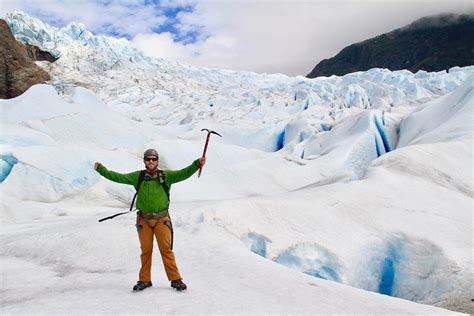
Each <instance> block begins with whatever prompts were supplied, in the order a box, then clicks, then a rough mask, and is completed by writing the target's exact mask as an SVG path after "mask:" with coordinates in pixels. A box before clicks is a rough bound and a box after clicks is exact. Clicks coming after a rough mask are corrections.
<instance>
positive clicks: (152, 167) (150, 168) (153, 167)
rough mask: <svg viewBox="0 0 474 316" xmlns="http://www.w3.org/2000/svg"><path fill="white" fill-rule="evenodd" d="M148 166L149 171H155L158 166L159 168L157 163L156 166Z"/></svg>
mask: <svg viewBox="0 0 474 316" xmlns="http://www.w3.org/2000/svg"><path fill="white" fill-rule="evenodd" d="M145 167H146V170H148V171H155V170H156V168H158V165H155V166H145Z"/></svg>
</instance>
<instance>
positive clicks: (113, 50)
mask: <svg viewBox="0 0 474 316" xmlns="http://www.w3.org/2000/svg"><path fill="white" fill-rule="evenodd" d="M5 19H6V20H7V22H8V24H9V25H10V26H11V27H12V29H13V30H14V34H15V36H16V38H17V39H18V40H20V41H23V42H25V43H32V44H35V45H38V46H40V47H41V48H42V49H44V50H48V51H50V52H52V53H54V54H56V56H59V59H58V60H57V61H56V62H54V63H48V62H37V63H38V65H40V66H41V67H43V68H44V69H46V70H47V71H48V72H50V73H51V74H52V78H53V79H52V80H51V82H50V83H49V84H47V85H36V86H33V87H31V88H30V89H29V90H28V91H27V92H25V93H24V94H23V95H21V96H19V97H17V98H15V99H11V100H0V108H1V109H2V116H1V119H0V123H1V127H2V137H1V139H0V142H1V145H2V148H1V153H0V154H1V155H2V160H1V163H2V164H1V166H2V173H1V175H2V178H3V179H2V182H1V183H0V188H1V189H0V190H1V195H2V199H1V204H0V220H1V221H2V226H1V228H2V234H1V237H0V238H1V244H2V246H1V247H0V255H1V257H2V262H3V264H2V267H1V275H2V284H3V285H2V290H3V293H4V294H3V295H2V301H1V305H0V311H1V312H2V314H13V313H47V311H48V310H50V308H51V307H52V306H54V308H55V309H54V311H55V312H56V313H63V312H68V313H73V314H79V313H106V312H107V313H109V312H114V313H137V312H146V311H147V310H148V311H149V310H150V308H156V306H157V305H159V306H160V307H159V308H160V309H159V310H158V311H157V312H159V313H184V314H191V313H194V312H196V310H197V311H199V313H203V314H204V313H211V314H213V313H214V314H215V313H275V314H288V313H292V314H295V313H299V314H314V313H359V314H360V313H362V314H370V313H372V314H384V313H395V314H406V313H417V314H444V313H446V314H449V313H451V312H450V311H448V310H443V309H439V308H435V307H432V306H427V305H421V304H416V303H413V302H409V301H407V300H411V301H414V302H419V303H423V304H430V305H434V306H437V307H442V308H447V309H451V310H456V311H462V312H467V313H472V312H473V311H474V309H473V307H472V302H471V298H472V291H473V288H472V284H471V282H470V280H472V275H473V270H472V266H474V265H473V264H472V256H471V255H470V254H471V253H472V250H473V243H472V193H473V178H472V177H473V176H472V174H473V173H472V168H473V167H472V161H473V159H472V158H473V157H472V153H473V151H472V148H473V143H472V126H473V124H472V122H473V121H474V120H473V106H474V92H473V91H474V66H470V67H464V68H452V69H450V70H449V71H447V72H446V71H442V72H438V73H427V72H423V71H420V72H417V73H416V74H413V73H410V72H408V71H393V72H392V71H389V70H387V69H371V70H369V71H367V72H357V73H352V74H348V75H345V76H343V77H336V76H332V77H327V78H326V77H320V78H316V79H306V78H303V77H287V76H285V75H282V74H270V75H267V74H256V73H251V72H237V71H230V70H218V69H208V68H196V67H193V66H190V65H185V64H180V63H176V62H171V61H167V60H164V59H156V58H150V57H146V56H144V55H143V54H142V53H141V52H139V51H138V50H137V49H136V48H135V47H134V45H133V43H130V42H128V41H126V40H117V39H114V38H108V37H104V36H96V35H93V34H92V33H90V32H88V31H87V30H86V29H85V27H84V25H80V24H75V23H71V24H70V25H68V26H66V27H64V28H62V29H59V28H54V27H51V26H48V25H46V24H45V23H43V22H41V21H40V20H38V19H35V18H32V17H29V16H27V15H26V14H25V13H22V12H19V11H16V12H12V13H10V14H8V15H7V16H6V17H5ZM204 127H205V128H211V129H214V130H217V131H218V132H219V133H220V134H222V136H223V138H222V139H221V138H214V139H211V143H210V146H209V150H208V155H207V156H208V163H207V164H206V166H205V169H204V171H203V176H202V177H201V178H199V179H198V178H197V177H193V178H191V179H189V180H188V181H187V182H183V183H180V184H179V185H177V186H176V187H173V190H172V217H173V223H174V226H175V231H176V234H175V235H176V239H175V251H176V255H177V260H178V265H180V267H181V269H182V270H183V274H184V277H185V279H186V280H188V281H189V285H190V290H189V292H188V293H187V294H186V300H188V303H186V304H184V305H183V304H182V302H183V298H182V297H178V296H177V297H174V296H173V297H171V295H170V293H169V292H168V289H167V288H165V287H164V286H162V285H161V286H160V285H159V284H166V282H167V281H166V280H164V276H163V275H162V273H161V271H160V270H159V269H157V268H158V267H159V266H160V265H161V263H160V262H158V261H159V260H155V261H156V262H155V263H154V264H155V267H154V271H155V272H154V273H155V274H154V276H153V278H154V284H156V285H155V287H154V288H153V290H152V291H150V292H148V293H143V294H144V295H145V296H146V297H145V299H146V300H147V303H143V302H142V304H138V303H137V302H138V301H141V300H142V299H143V298H137V297H134V296H133V295H132V294H131V293H130V292H129V290H130V289H129V287H130V286H131V284H132V283H134V282H135V278H136V272H137V269H138V266H139V260H138V246H137V240H136V236H135V233H134V226H133V222H134V219H133V217H132V216H123V217H119V218H117V219H115V220H114V221H111V222H109V223H101V224H99V223H97V219H98V218H100V217H103V216H105V215H107V214H109V213H110V214H112V213H116V212H118V211H121V210H122V209H124V208H128V206H129V203H130V201H131V198H132V196H133V194H134V191H133V189H132V188H129V187H125V186H122V185H118V184H114V183H111V182H107V181H104V179H102V178H100V177H99V176H98V175H97V173H96V172H95V171H94V170H93V168H92V167H93V164H94V162H95V161H101V162H102V163H104V165H106V166H107V167H108V168H110V169H113V170H116V171H119V172H130V171H133V170H137V169H140V168H142V161H141V155H142V152H143V150H144V149H146V148H149V147H156V148H157V149H158V150H159V152H160V157H161V159H160V167H161V168H171V169H178V168H181V167H183V166H185V165H187V164H189V163H190V162H191V161H192V160H193V159H194V158H197V157H199V156H200V154H201V150H202V146H203V142H204V137H205V135H204V134H203V133H202V132H201V131H200V129H201V128H204ZM24 271H26V272H27V273H25V272H24ZM20 272H21V273H20ZM224 285H226V286H224ZM45 288H46V289H49V291H48V292H49V293H45V291H44V289H45ZM210 288H212V291H210ZM363 290H364V291H363ZM367 291H369V292H367ZM236 293H237V294H236ZM390 296H391V297H390ZM117 298H119V299H117ZM397 298H403V299H405V300H400V299H397ZM42 306H43V307H42Z"/></svg>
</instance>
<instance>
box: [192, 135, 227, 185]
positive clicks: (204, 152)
mask: <svg viewBox="0 0 474 316" xmlns="http://www.w3.org/2000/svg"><path fill="white" fill-rule="evenodd" d="M202 131H207V138H206V144H205V145H204V151H203V152H202V158H205V157H206V151H207V145H208V144H209V138H210V137H211V134H216V135H217V136H219V137H222V135H221V134H219V133H217V132H214V131H211V130H208V129H207V128H203V129H202V130H201V132H202ZM201 172H202V165H201V167H199V173H198V178H199V177H201Z"/></svg>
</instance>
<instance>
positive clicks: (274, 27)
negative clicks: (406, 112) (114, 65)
mask: <svg viewBox="0 0 474 316" xmlns="http://www.w3.org/2000/svg"><path fill="white" fill-rule="evenodd" d="M472 3H473V2H472V1H471V0H458V1H452V0H442V1H440V0H438V1H431V0H418V1H400V0H399V1H395V0H392V1H374V0H372V1H371V0H366V1H358V0H347V1H200V2H197V3H196V5H195V8H194V10H193V12H186V13H184V12H183V13H181V14H180V15H179V16H178V18H179V21H180V25H179V30H181V31H182V32H187V31H189V30H193V29H198V30H199V32H200V38H198V42H196V43H194V44H188V45H181V44H179V43H175V44H176V45H174V46H173V49H172V50H171V51H170V52H168V53H167V54H166V57H167V58H172V59H173V58H175V57H176V59H178V60H180V61H185V62H188V63H190V64H193V65H197V66H208V67H221V68H229V69H235V70H252V71H256V72H267V73H275V72H281V73H286V74H289V75H306V74H307V73H309V72H310V71H311V70H312V68H313V67H314V66H315V65H316V64H317V63H318V62H319V61H321V60H322V59H325V58H330V57H332V56H334V55H335V54H337V53H338V52H339V51H340V50H341V49H342V48H344V47H345V46H347V45H350V44H353V43H355V42H359V41H362V40H365V39H368V38H371V37H374V36H376V35H379V34H382V33H385V32H388V31H391V30H393V29H395V28H399V27H402V26H404V25H406V24H409V23H411V22H412V21H414V20H416V19H418V18H420V17H422V16H427V15H433V14H438V13H443V12H453V13H466V12H474V7H473V4H472ZM150 40H151V41H152V40H153V39H151V38H150ZM137 44H138V45H139V46H141V45H142V44H141V43H139V42H137ZM148 45H152V44H151V43H148ZM180 45H181V46H182V48H183V49H184V50H181V49H180V48H179V46H180ZM158 51H159V50H156V51H155V52H158ZM183 51H185V52H186V53H184V54H183ZM173 52H178V53H179V56H173ZM191 52H193V53H191ZM149 53H151V54H153V55H155V56H159V55H158V54H156V53H155V54H154V53H153V52H149Z"/></svg>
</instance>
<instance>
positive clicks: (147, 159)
mask: <svg viewBox="0 0 474 316" xmlns="http://www.w3.org/2000/svg"><path fill="white" fill-rule="evenodd" d="M157 160H158V158H155V157H153V158H148V157H147V158H145V161H157Z"/></svg>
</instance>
